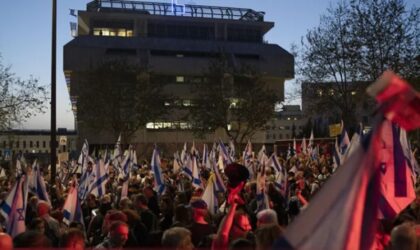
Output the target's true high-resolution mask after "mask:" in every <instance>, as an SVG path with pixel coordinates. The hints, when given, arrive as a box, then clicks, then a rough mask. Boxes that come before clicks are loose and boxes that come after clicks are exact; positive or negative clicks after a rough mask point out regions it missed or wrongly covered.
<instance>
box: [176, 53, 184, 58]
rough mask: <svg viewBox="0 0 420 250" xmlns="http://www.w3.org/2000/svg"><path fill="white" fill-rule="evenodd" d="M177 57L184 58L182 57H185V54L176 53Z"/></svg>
mask: <svg viewBox="0 0 420 250" xmlns="http://www.w3.org/2000/svg"><path fill="white" fill-rule="evenodd" d="M176 57H178V58H182V57H184V55H183V54H176Z"/></svg>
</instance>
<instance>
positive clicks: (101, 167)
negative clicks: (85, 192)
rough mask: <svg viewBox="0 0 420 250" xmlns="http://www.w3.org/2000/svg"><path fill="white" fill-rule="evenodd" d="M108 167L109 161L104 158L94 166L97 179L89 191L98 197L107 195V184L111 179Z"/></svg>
mask: <svg viewBox="0 0 420 250" xmlns="http://www.w3.org/2000/svg"><path fill="white" fill-rule="evenodd" d="M108 168H109V162H108V163H106V165H105V162H104V161H103V159H100V160H99V161H98V162H97V163H96V164H95V166H94V170H93V171H95V173H96V174H95V181H94V182H93V183H92V184H91V185H90V191H89V193H91V194H94V195H95V196H96V197H102V196H103V195H105V193H106V190H105V186H106V183H107V182H108V180H109V175H108Z"/></svg>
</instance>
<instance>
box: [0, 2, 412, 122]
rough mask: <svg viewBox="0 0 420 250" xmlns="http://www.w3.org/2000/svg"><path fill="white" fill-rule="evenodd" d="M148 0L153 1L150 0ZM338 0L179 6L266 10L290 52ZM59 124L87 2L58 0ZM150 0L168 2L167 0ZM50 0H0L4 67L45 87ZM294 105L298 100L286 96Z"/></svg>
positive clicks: (271, 37)
mask: <svg viewBox="0 0 420 250" xmlns="http://www.w3.org/2000/svg"><path fill="white" fill-rule="evenodd" d="M149 1H152V0H149ZM337 1H339V0H194V1H189V0H178V4H197V5H211V6H224V7H240V8H251V9H254V10H256V11H263V12H265V20H266V21H270V22H274V23H275V25H274V28H273V29H272V30H270V31H269V32H268V33H267V34H266V35H265V37H264V39H265V40H266V41H268V42H269V43H275V44H278V45H280V46H281V47H283V48H284V49H286V50H288V51H290V48H291V45H292V44H293V43H296V44H299V43H300V41H301V38H302V37H303V36H304V35H305V34H306V33H307V31H308V30H309V29H311V28H313V27H316V26H317V25H318V23H319V19H320V15H322V14H324V13H326V9H327V8H328V7H330V6H331V5H334V4H335V3H336V2H337ZM57 2H58V4H57V127H65V128H68V129H73V128H74V116H73V113H72V111H71V105H70V99H69V95H68V91H67V87H66V83H65V79H64V74H63V46H64V45H65V44H66V43H68V42H69V41H71V40H72V39H73V37H72V36H71V31H70V22H76V21H77V20H76V18H75V17H73V16H71V15H70V9H76V10H85V9H86V4H87V3H88V2H90V0H58V1H57ZM154 2H164V3H171V0H160V1H154ZM406 3H407V5H408V6H412V5H416V6H419V3H418V2H417V0H408V1H406ZM51 9H52V1H51V0H13V1H1V4H0V17H1V22H0V30H1V32H2V33H1V35H0V55H1V57H2V63H3V64H4V65H10V66H11V71H12V72H14V73H15V76H16V77H19V78H21V79H28V78H29V77H30V76H33V77H35V78H37V79H39V81H40V83H41V84H43V85H49V84H50V82H51V19H52V18H51ZM293 82H294V81H293V80H292V81H288V82H286V95H287V93H290V92H293V91H294V90H293V89H294V86H295V85H294V83H293ZM286 102H291V103H296V102H299V100H286ZM49 112H50V111H49V109H48V110H47V111H46V113H45V114H40V115H37V116H36V117H34V118H31V119H30V120H28V121H27V122H25V123H24V124H22V125H19V126H18V128H30V129H49V127H50V113H49Z"/></svg>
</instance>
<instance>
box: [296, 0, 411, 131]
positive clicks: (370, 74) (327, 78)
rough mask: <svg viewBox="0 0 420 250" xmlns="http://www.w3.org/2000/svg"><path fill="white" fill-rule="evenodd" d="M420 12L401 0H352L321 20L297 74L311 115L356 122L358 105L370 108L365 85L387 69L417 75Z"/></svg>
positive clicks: (308, 38) (305, 42)
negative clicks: (408, 8) (407, 7)
mask: <svg viewBox="0 0 420 250" xmlns="http://www.w3.org/2000/svg"><path fill="white" fill-rule="evenodd" d="M418 27H419V9H418V8H413V9H411V10H410V11H406V7H405V5H404V2H403V1H402V0H373V1H371V0H350V2H349V1H343V2H340V3H338V4H337V5H336V6H335V7H331V8H329V9H328V10H327V13H326V15H324V16H322V17H321V22H320V24H319V26H318V27H316V28H314V29H312V30H310V31H309V32H308V33H307V35H306V36H305V38H304V39H302V53H301V54H300V56H299V57H300V58H299V60H298V63H297V66H298V70H297V71H298V74H299V75H300V78H301V79H300V83H302V95H306V96H309V97H311V98H310V102H309V103H307V104H308V106H309V110H311V111H312V113H321V114H327V115H328V116H329V117H330V118H332V120H334V121H335V122H337V120H340V119H343V120H344V122H345V124H346V125H349V126H352V125H355V124H357V122H358V119H360V117H356V110H357V109H358V107H357V106H358V105H360V104H362V103H364V104H363V105H364V106H369V105H370V106H372V105H371V104H372V103H373V100H369V99H368V97H367V96H366V95H365V94H364V93H365V88H366V86H367V85H368V84H369V83H371V82H372V81H374V80H375V79H376V78H377V77H378V76H379V75H380V74H382V72H383V71H384V70H386V69H392V70H394V71H395V72H397V73H399V74H401V75H402V76H403V77H413V74H414V75H417V76H418V75H419V72H418V70H416V69H418V61H416V60H415V56H416V55H418V54H419V30H418Z"/></svg>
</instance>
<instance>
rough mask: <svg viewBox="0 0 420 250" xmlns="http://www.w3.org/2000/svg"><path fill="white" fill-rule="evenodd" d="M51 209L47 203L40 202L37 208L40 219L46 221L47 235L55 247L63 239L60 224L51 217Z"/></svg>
mask: <svg viewBox="0 0 420 250" xmlns="http://www.w3.org/2000/svg"><path fill="white" fill-rule="evenodd" d="M50 210H51V207H50V205H49V204H48V203H47V202H46V201H39V202H38V206H37V213H38V217H40V218H42V219H43V220H44V221H45V234H46V236H47V237H48V239H50V241H51V243H52V245H53V246H55V247H56V246H57V245H58V239H60V237H61V230H60V223H59V222H58V221H57V220H56V219H54V218H53V217H52V216H51V215H50Z"/></svg>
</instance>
